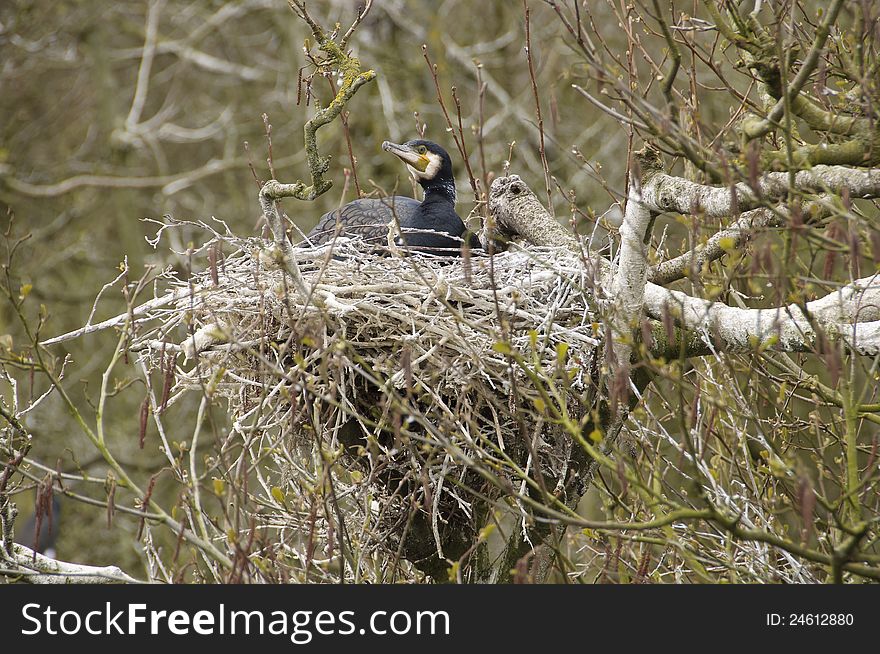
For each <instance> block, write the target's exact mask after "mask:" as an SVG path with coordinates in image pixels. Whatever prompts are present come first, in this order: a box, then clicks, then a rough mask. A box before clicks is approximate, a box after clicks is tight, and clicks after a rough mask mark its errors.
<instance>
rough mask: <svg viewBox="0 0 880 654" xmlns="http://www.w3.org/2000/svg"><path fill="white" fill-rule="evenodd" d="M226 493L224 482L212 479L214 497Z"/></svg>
mask: <svg viewBox="0 0 880 654" xmlns="http://www.w3.org/2000/svg"><path fill="white" fill-rule="evenodd" d="M225 492H226V482H225V481H223V480H222V479H216V478H215V479H214V495H223V494H224V493H225Z"/></svg>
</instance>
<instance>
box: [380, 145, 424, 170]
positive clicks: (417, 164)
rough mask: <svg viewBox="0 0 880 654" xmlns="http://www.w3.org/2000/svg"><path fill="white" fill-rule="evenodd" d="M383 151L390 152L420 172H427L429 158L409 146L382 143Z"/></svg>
mask: <svg viewBox="0 0 880 654" xmlns="http://www.w3.org/2000/svg"><path fill="white" fill-rule="evenodd" d="M382 149H383V150H385V152H390V153H391V154H393V155H395V156H397V157H398V158H400V160H401V161H403V162H404V163H407V164H409V165H410V166H412V167H413V168H415V169H416V170H418V171H419V172H422V173H423V172H425V170H426V169H427V167H428V163H429V161H428V157H426V156H425V155H422V154H419V153H418V152H416V151H415V150H413V149H412V148H411V147H409V146H407V145H398V144H397V143H392V142H391V141H385V142H383V143H382Z"/></svg>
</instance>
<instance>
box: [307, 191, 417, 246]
mask: <svg viewBox="0 0 880 654" xmlns="http://www.w3.org/2000/svg"><path fill="white" fill-rule="evenodd" d="M418 206H419V202H418V201H416V200H413V199H412V198H408V197H405V196H401V195H395V196H392V197H388V198H378V199H375V198H365V199H363V200H354V201H353V202H349V203H348V204H346V205H345V206H343V207H340V208H339V209H335V210H334V211H330V212H328V213H325V214H324V215H323V216H321V219H320V220H319V221H318V224H317V225H315V227H314V229H312V231H310V232H309V233H308V236H307V238H308V240H309V242H310V243H311V244H312V245H321V244H322V243H326V242H328V241H330V240H331V239H332V238H333V237H334V236H335V234H336V233H337V228H338V229H339V234H340V235H341V236H360V237H362V238H363V239H364V240H367V241H370V242H374V243H378V244H383V243H385V242H386V241H387V238H388V223H389V222H391V219H392V218H393V217H394V216H395V215H396V216H397V219H398V221H399V222H400V224H401V225H402V226H406V225H407V224H408V223H409V221H410V218H411V216H412V214H413V213H414V212H415V210H416V208H417V207H418Z"/></svg>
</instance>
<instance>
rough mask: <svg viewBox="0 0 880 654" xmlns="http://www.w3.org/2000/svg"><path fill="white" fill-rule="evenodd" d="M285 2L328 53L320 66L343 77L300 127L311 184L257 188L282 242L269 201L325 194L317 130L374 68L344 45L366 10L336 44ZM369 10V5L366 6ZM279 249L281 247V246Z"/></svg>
mask: <svg viewBox="0 0 880 654" xmlns="http://www.w3.org/2000/svg"><path fill="white" fill-rule="evenodd" d="M288 4H289V5H290V8H291V9H293V11H294V13H295V14H297V15H298V16H299V17H300V18H302V19H303V20H304V21H305V22H306V23H308V25H309V27H310V28H311V30H312V34H313V35H314V37H315V40H316V41H317V43H318V48H319V49H320V50H322V51H323V52H324V53H325V54H327V60H326V61H325V62H323V63H322V64H321V68H325V67H327V68H330V69H332V70H336V71H338V72H339V74H340V75H341V77H342V83H341V84H340V86H339V90H338V91H337V93H336V96H335V97H334V98H333V100H331V101H330V104H328V105H327V106H326V107H324V108H323V109H318V111H317V112H315V115H314V116H312V118H311V119H310V120H308V121H306V124H305V126H304V127H303V136H304V140H305V147H306V161H307V163H308V166H309V175H310V176H311V182H312V183H311V184H310V185H308V186H307V185H306V184H305V183H304V182H302V181H299V180H297V182H296V183H295V184H282V183H280V182H277V181H275V180H270V181H268V182H266V184H264V185H263V188H262V189H260V206H261V207H262V208H263V215H264V216H265V217H266V221H267V222H268V223H269V227H270V229H271V230H272V233H273V235H274V237H275V242H276V243H277V244H279V245H282V244H283V243H284V242H286V236H285V230H284V228H283V224H282V221H281V218H280V217H279V216H278V212H277V210H274V207H273V208H272V209H271V210H270V209H269V202H270V201H271V202H272V203H273V204H274V202H275V201H277V200H280V199H282V198H291V197H292V198H296V199H298V200H304V201H307V202H311V201H312V200H314V199H315V198H317V197H318V196H319V195H321V194H322V193H326V192H327V191H328V190H329V189H330V187H331V186H333V182H332V181H331V180H329V179H324V173H326V172H327V170H328V169H329V167H330V157H322V156H321V154H320V153H319V152H318V142H317V133H318V130H319V129H320V128H321V127H323V126H324V125H327V124H328V123H330V122H332V121H333V120H334V119H335V118H336V117H337V116H338V115H339V114H340V113H342V110H343V108H344V107H345V105H346V104H347V103H348V101H349V100H351V98H352V97H353V96H354V94H355V93H356V92H357V90H358V89H359V88H360V87H362V86H363V85H364V84H366V83H368V82H371V81H372V80H374V79H375V78H376V72H375V71H373V70H367V71H363V72H362V71H361V63H360V61H359V60H358V59H357V58H356V57H352V56H351V55H349V54H346V52H345V51H344V49H343V48H344V45H345V42H346V41H347V39H348V38H350V37H351V32H352V31H353V30H354V29H355V28H356V27H357V25H358V24H359V23H360V21H361V19H362V18H363V16H364V15H365V14H366V10H365V11H364V12H362V13H361V14H359V15H358V17H357V19H356V20H355V22H354V24H352V27H351V29H350V30H349V31H348V32H347V33H346V34H345V36H344V37H343V41H342V44H339V43H336V42H335V41H334V40H333V39H332V38H331V37H330V36H327V34H326V33H325V32H324V30H323V29H322V28H321V26H320V25H318V24H317V23H316V22H315V21H314V20H313V19H312V18H311V16H309V14H308V12H307V11H306V8H305V3H303V2H298V1H297V0H289V2H288ZM367 9H369V7H367ZM282 248H284V246H283V245H282Z"/></svg>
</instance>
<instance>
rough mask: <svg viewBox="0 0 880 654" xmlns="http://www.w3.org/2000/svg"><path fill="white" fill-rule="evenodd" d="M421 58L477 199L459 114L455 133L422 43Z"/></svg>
mask: <svg viewBox="0 0 880 654" xmlns="http://www.w3.org/2000/svg"><path fill="white" fill-rule="evenodd" d="M422 56H423V57H424V58H425V62H426V63H427V64H428V70H429V71H430V73H431V79H433V80H434V89H435V90H436V91H437V102H438V103H439V104H440V109H441V110H442V111H443V117H444V118H445V119H446V126H447V127H449V132H450V133H451V134H452V140H453V141H455V147H457V148H458V152H459V154H460V155H461V158H462V160H464V167H465V168H466V169H467V174H468V180H470V183H471V189H472V190H473V192H474V197H475V198H477V199H479V197H480V192H479V188H478V185H477V180H476V178H475V177H474V171H473V170H471V162H470V160H469V159H468V151H467V144H466V143H465V140H464V130H463V129H462V128H461V112H460V111H459V114H458V118H459V127H458V131H456V128H455V126H454V125H453V124H452V119H451V118H450V117H449V112H448V111H447V110H446V103H445V102H444V101H443V92H442V91H440V79H439V77H438V75H437V66H436V64H433V63H432V62H431V58H430V57H429V56H428V46H427V44H424V43H423V44H422ZM453 96H455V87H453Z"/></svg>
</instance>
